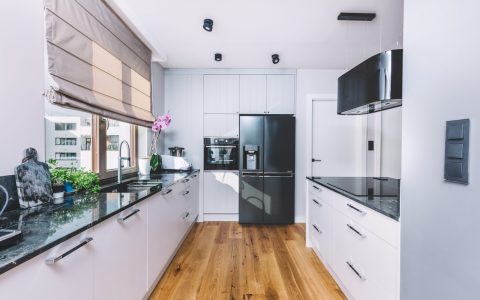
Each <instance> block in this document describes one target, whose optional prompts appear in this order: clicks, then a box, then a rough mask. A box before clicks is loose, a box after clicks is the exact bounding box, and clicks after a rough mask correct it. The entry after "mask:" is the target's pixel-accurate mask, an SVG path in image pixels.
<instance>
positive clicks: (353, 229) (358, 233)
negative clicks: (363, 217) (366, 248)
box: [347, 224, 367, 239]
mask: <svg viewBox="0 0 480 300" xmlns="http://www.w3.org/2000/svg"><path fill="white" fill-rule="evenodd" d="M347 227H348V228H349V229H350V230H351V231H353V232H355V233H356V234H357V235H359V236H360V237H361V238H362V239H364V238H366V237H367V236H366V235H365V234H363V233H361V232H360V231H359V230H358V229H357V228H355V227H353V226H352V225H350V224H347Z"/></svg>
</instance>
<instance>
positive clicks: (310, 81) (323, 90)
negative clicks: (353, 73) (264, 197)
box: [295, 69, 345, 222]
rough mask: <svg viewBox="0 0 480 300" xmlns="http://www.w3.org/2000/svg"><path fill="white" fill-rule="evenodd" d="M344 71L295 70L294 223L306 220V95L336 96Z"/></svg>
mask: <svg viewBox="0 0 480 300" xmlns="http://www.w3.org/2000/svg"><path fill="white" fill-rule="evenodd" d="M344 72H345V71H344V70H314V69H299V70H297V102H296V108H295V111H296V120H297V126H296V145H295V147H296V148H295V167H296V173H295V222H305V220H306V216H305V214H306V207H305V197H306V191H305V188H306V185H305V180H306V179H305V177H306V176H307V174H306V166H305V156H306V149H305V144H306V132H307V126H311V124H307V123H306V115H307V113H310V114H311V113H312V112H311V111H309V112H307V111H306V107H307V95H308V94H336V93H337V79H338V77H339V76H340V75H342V74H343V73H344Z"/></svg>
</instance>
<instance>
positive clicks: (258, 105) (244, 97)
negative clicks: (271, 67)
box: [240, 75, 267, 114]
mask: <svg viewBox="0 0 480 300" xmlns="http://www.w3.org/2000/svg"><path fill="white" fill-rule="evenodd" d="M266 112H267V76H266V75H240V113H241V114H265V113H266Z"/></svg>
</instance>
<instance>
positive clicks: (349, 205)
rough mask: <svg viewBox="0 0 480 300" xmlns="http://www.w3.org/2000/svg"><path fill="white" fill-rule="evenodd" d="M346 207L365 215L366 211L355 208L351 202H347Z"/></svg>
mask: <svg viewBox="0 0 480 300" xmlns="http://www.w3.org/2000/svg"><path fill="white" fill-rule="evenodd" d="M347 206H348V207H350V208H351V209H353V210H354V211H356V212H358V213H359V214H361V215H362V216H364V215H366V214H367V212H366V211H363V210H361V209H359V208H356V207H355V206H353V205H351V204H347Z"/></svg>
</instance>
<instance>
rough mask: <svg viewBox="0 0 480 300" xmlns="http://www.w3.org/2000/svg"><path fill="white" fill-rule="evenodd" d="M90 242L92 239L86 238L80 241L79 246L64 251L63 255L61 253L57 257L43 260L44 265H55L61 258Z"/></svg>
mask: <svg viewBox="0 0 480 300" xmlns="http://www.w3.org/2000/svg"><path fill="white" fill-rule="evenodd" d="M91 241H93V238H92V237H86V238H84V239H82V240H81V241H80V244H78V245H76V246H75V247H73V248H72V249H70V250H68V251H66V252H65V253H63V254H61V255H59V256H56V257H49V258H47V259H45V264H47V265H53V264H55V263H57V262H58V261H60V260H62V259H63V258H65V257H67V256H68V255H70V254H72V253H73V252H75V251H76V250H78V249H80V248H82V247H83V246H85V245H86V244H88V243H90V242H91Z"/></svg>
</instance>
